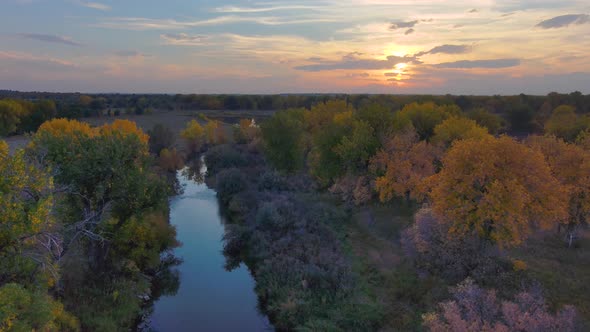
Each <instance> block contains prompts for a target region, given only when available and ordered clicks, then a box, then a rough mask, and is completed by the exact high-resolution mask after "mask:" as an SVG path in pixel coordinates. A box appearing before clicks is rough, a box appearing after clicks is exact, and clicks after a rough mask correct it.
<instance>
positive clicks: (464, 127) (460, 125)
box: [431, 117, 489, 148]
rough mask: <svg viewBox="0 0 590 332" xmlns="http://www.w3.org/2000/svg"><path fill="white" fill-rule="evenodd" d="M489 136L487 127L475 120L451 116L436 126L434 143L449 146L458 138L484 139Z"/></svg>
mask: <svg viewBox="0 0 590 332" xmlns="http://www.w3.org/2000/svg"><path fill="white" fill-rule="evenodd" d="M487 136H489V134H488V130H487V129H486V128H483V127H480V126H479V125H478V124H477V123H476V122H475V121H474V120H471V119H467V118H463V117H451V118H448V119H446V120H445V121H443V122H442V123H441V124H439V125H437V126H436V127H434V136H433V137H432V139H431V141H432V143H434V144H440V145H442V146H444V147H445V148H446V147H449V146H451V144H452V143H453V142H454V141H456V140H461V139H469V138H473V139H482V138H485V137H487Z"/></svg>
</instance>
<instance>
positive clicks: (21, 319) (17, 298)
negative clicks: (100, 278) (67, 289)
mask: <svg viewBox="0 0 590 332" xmlns="http://www.w3.org/2000/svg"><path fill="white" fill-rule="evenodd" d="M0 330H1V331H55V332H57V331H78V330H80V326H79V322H78V320H77V319H76V318H75V317H73V316H72V315H71V314H69V313H67V312H66V311H65V310H64V307H63V305H62V304H61V303H59V302H57V301H55V300H53V299H52V298H51V297H50V296H48V295H47V294H44V293H42V292H39V291H30V290H28V289H25V288H24V287H23V286H22V285H19V284H15V283H10V284H6V285H4V286H2V287H0Z"/></svg>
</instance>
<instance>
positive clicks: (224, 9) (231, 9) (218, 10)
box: [213, 6, 320, 13]
mask: <svg viewBox="0 0 590 332" xmlns="http://www.w3.org/2000/svg"><path fill="white" fill-rule="evenodd" d="M317 8H320V7H315V6H274V7H273V6H270V7H237V6H223V7H217V8H215V9H214V10H213V11H214V12H216V13H264V12H273V11H285V10H289V11H290V10H306V9H307V10H311V9H317Z"/></svg>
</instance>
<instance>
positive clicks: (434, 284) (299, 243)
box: [205, 97, 590, 331]
mask: <svg viewBox="0 0 590 332" xmlns="http://www.w3.org/2000/svg"><path fill="white" fill-rule="evenodd" d="M519 98H520V97H519ZM541 120H543V122H539V123H538V124H536V125H537V126H539V129H538V130H539V131H542V132H541V134H543V135H537V134H532V135H519V136H518V137H516V138H515V137H511V136H508V135H506V134H505V132H506V126H507V125H508V126H510V125H511V124H510V123H506V122H505V119H504V118H503V117H501V116H499V115H497V114H494V113H493V112H490V111H489V110H487V109H486V108H479V107H478V108H475V109H472V110H469V111H464V110H463V109H462V108H461V107H459V106H457V105H456V104H452V103H445V102H433V101H428V102H422V103H418V102H415V103H409V104H406V105H405V106H404V107H402V108H400V109H396V110H392V109H391V108H389V107H387V106H384V105H382V104H379V103H375V104H367V105H364V106H361V107H359V108H356V107H355V106H354V105H353V104H351V103H348V102H346V101H345V100H332V101H328V102H326V103H320V104H317V105H315V106H312V107H311V108H299V109H290V110H286V111H282V112H278V113H276V114H275V115H274V116H273V117H272V118H270V119H268V120H267V121H265V122H263V123H262V124H261V125H260V127H257V126H255V125H254V124H253V123H250V125H249V126H248V125H243V126H240V127H236V137H241V138H242V139H238V140H236V142H237V143H238V144H234V145H231V146H228V145H221V146H219V147H215V148H212V149H210V150H209V151H208V152H207V154H206V157H205V160H206V162H207V165H208V166H210V167H211V170H210V171H209V172H210V174H209V176H210V178H211V181H213V182H214V183H215V185H216V189H217V191H218V195H219V198H220V200H221V202H222V204H223V205H224V206H226V209H227V211H229V213H230V215H232V216H233V219H234V220H236V218H237V222H236V223H234V224H233V225H230V226H229V227H230V231H229V234H227V235H226V241H227V242H226V246H227V247H226V251H227V252H228V253H229V256H230V257H236V256H237V257H238V259H243V260H245V261H246V262H247V263H249V264H250V267H251V268H252V269H253V271H254V275H255V279H256V281H257V289H256V290H257V293H258V294H259V297H260V298H261V300H262V303H263V304H264V305H265V310H266V312H268V313H269V314H270V316H271V318H273V322H274V323H275V326H277V327H279V328H283V329H300V330H375V329H378V328H379V327H380V326H382V324H385V322H387V323H388V324H393V325H388V327H389V328H393V329H396V330H397V329H400V330H419V329H420V328H427V329H428V330H432V331H447V330H450V331H458V330H473V331H480V330H502V331H510V330H519V331H576V330H578V329H580V325H579V319H580V316H579V315H577V314H576V309H575V308H574V307H572V306H570V305H569V304H572V303H576V304H580V310H581V311H582V320H583V319H588V311H587V301H588V299H587V296H585V295H579V298H569V299H568V300H567V302H564V301H563V300H562V299H561V298H559V297H555V295H552V296H551V297H550V298H549V299H546V298H545V296H544V294H543V291H542V289H541V288H540V287H539V283H538V282H537V281H536V279H535V276H536V275H534V274H532V273H529V272H528V270H527V262H525V261H522V260H517V259H512V258H510V257H509V255H507V252H508V251H509V250H512V249H514V248H519V247H522V246H524V245H525V244H526V243H527V240H528V239H529V238H531V236H533V235H534V234H537V233H538V232H539V231H542V230H546V231H547V230H548V231H551V232H555V233H557V234H559V237H560V238H561V239H562V241H563V242H562V246H564V247H569V248H570V249H569V250H571V251H574V250H584V249H580V248H577V249H576V243H577V241H578V240H579V236H580V231H581V230H582V229H585V228H586V227H587V221H588V218H589V217H590V205H589V204H588V202H589V200H588V197H590V181H589V180H588V179H589V177H588V174H590V143H589V142H590V141H589V138H590V128H589V127H588V118H587V117H586V115H583V114H579V113H578V112H576V110H575V107H574V106H571V105H560V104H559V105H556V107H555V108H553V109H551V110H548V111H547V115H546V117H545V118H543V119H542V118H536V121H541ZM245 124H246V123H245ZM246 129H249V130H251V132H249V133H248V135H246V134H244V132H245V130H246ZM512 129H514V130H515V128H512ZM529 129H530V128H529ZM243 137H248V138H247V139H243ZM260 153H261V154H262V156H263V157H262V156H261V155H260ZM266 162H268V163H270V165H272V167H273V168H274V169H275V170H276V171H273V170H269V169H268V168H267V167H266ZM326 191H328V192H330V193H332V194H334V195H335V197H338V198H339V199H341V200H342V201H343V202H344V205H343V206H340V207H338V208H336V209H338V210H340V211H351V210H350V209H353V210H354V209H355V208H353V207H354V206H361V207H363V206H367V205H371V204H384V205H385V206H386V205H387V204H392V202H398V201H406V202H408V204H410V206H418V207H419V209H418V212H417V213H416V215H415V218H414V221H413V222H412V223H411V224H410V225H409V226H408V227H407V228H406V229H405V230H404V231H403V232H401V233H400V235H399V237H400V239H399V241H400V243H401V247H402V248H403V258H401V260H402V262H400V265H399V267H398V269H399V271H387V272H376V271H374V270H372V268H371V267H368V266H364V265H363V264H360V267H359V266H358V265H359V263H358V259H359V258H358V257H357V256H356V255H357V254H356V253H350V252H347V251H346V250H343V248H347V247H350V246H351V243H350V242H349V240H348V236H349V233H347V231H346V227H347V225H348V220H349V215H348V216H347V214H344V215H343V214H338V213H336V212H334V211H330V210H329V209H330V208H334V205H333V203H327V202H329V199H326V198H325V197H324V195H325V192H326ZM326 204H327V205H326ZM317 206H322V208H323V209H324V210H323V212H317V211H320V210H316V207H317ZM391 227H392V228H393V229H395V228H396V227H400V226H399V225H391ZM343 229H344V230H343ZM314 234H322V239H321V240H318V239H317V238H315V237H314ZM366 245H372V244H366ZM547 250H555V249H554V248H548V249H547ZM324 259H325V260H326V261H325V260H324ZM328 261H332V262H334V264H330V263H327V262H328ZM355 262H356V263H355ZM355 264H356V265H355ZM281 271H287V272H285V273H282V272H281ZM350 280H352V284H351V282H350ZM351 285H356V286H351ZM455 286H456V287H455ZM548 286H549V287H555V288H559V287H560V286H558V285H554V284H549V285H548ZM383 289H385V290H387V291H388V292H389V293H388V295H383V294H379V292H380V291H381V290H383ZM449 292H450V295H452V296H451V297H450V296H449ZM555 292H556V290H554V289H552V290H551V292H549V293H550V294H555ZM388 315H393V317H388ZM392 322H393V323H392Z"/></svg>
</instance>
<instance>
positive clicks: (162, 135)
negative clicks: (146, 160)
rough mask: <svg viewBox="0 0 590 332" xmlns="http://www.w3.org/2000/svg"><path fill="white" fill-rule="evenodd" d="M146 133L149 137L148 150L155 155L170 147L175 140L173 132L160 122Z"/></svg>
mask: <svg viewBox="0 0 590 332" xmlns="http://www.w3.org/2000/svg"><path fill="white" fill-rule="evenodd" d="M148 135H149V137H150V138H149V146H150V152H151V153H153V154H156V155H159V154H160V151H162V150H163V149H170V148H171V147H172V145H174V142H175V141H176V137H175V134H174V132H173V131H172V130H171V129H170V128H168V127H166V126H164V125H163V124H161V123H158V124H157V125H155V126H154V128H152V129H151V130H150V131H148Z"/></svg>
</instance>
